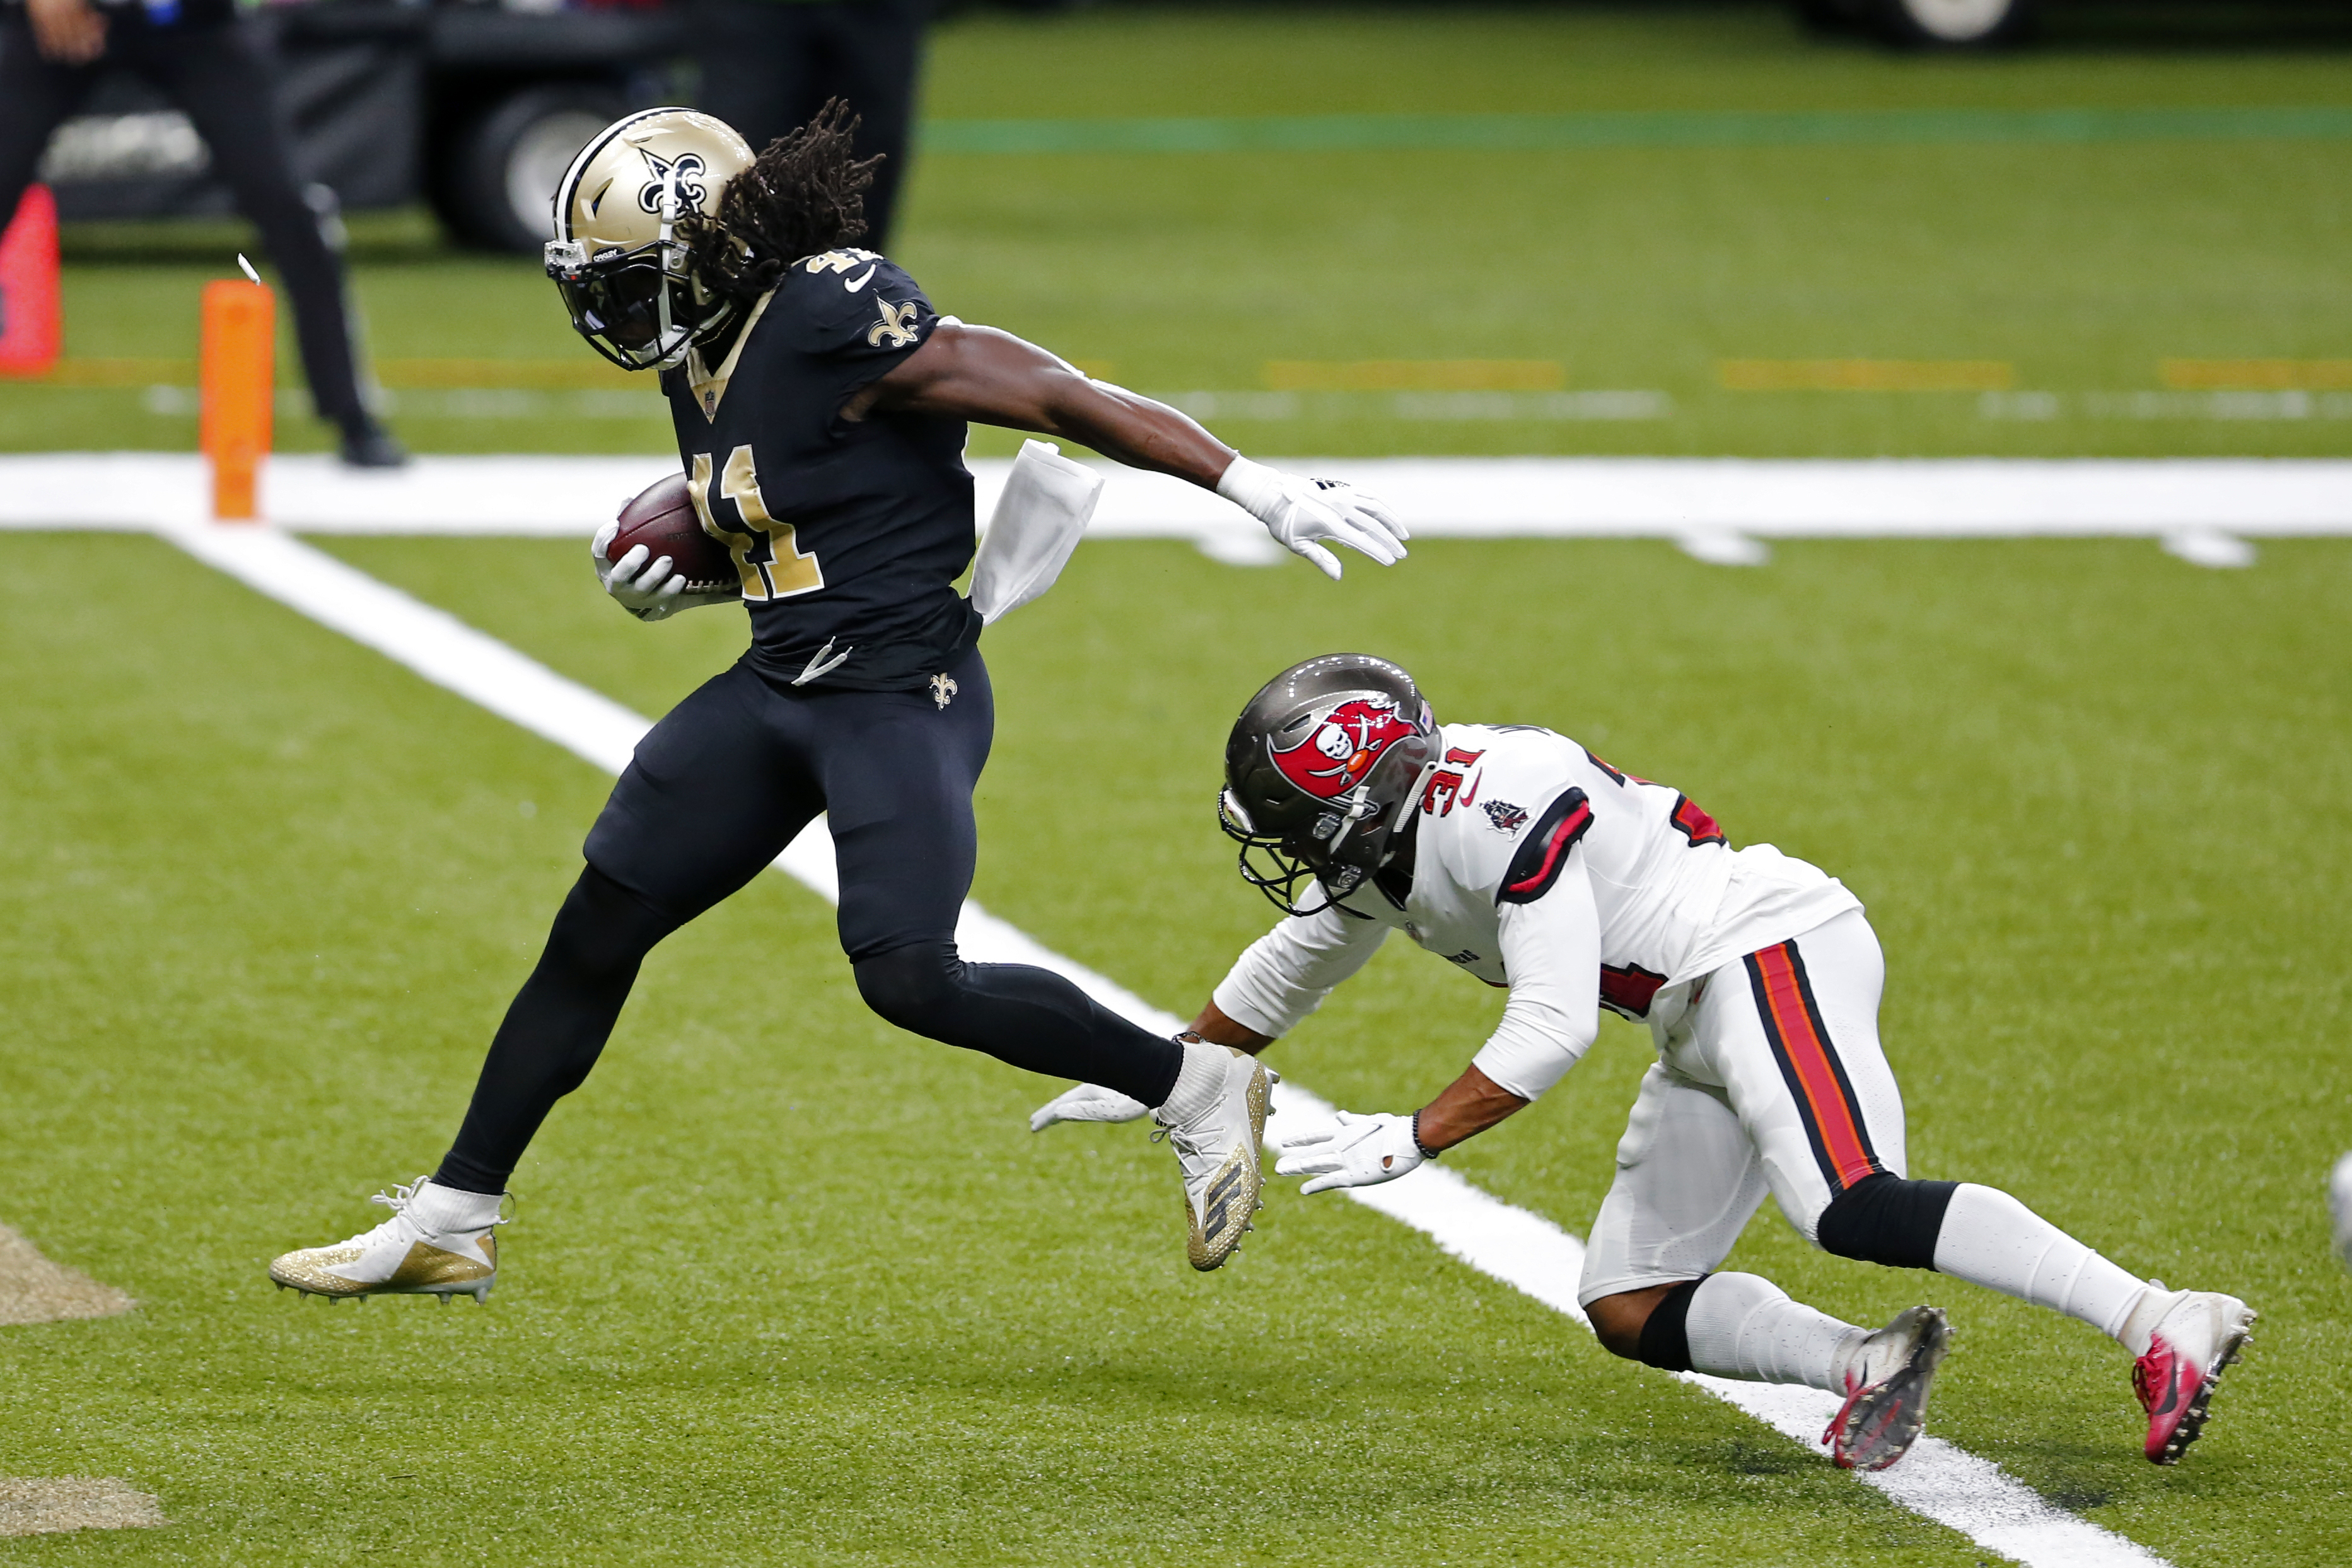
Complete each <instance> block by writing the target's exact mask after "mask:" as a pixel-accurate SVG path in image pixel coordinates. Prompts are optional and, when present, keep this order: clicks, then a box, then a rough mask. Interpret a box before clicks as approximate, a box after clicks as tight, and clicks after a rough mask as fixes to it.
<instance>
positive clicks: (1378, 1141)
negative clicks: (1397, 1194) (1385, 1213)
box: [1274, 1111, 1427, 1197]
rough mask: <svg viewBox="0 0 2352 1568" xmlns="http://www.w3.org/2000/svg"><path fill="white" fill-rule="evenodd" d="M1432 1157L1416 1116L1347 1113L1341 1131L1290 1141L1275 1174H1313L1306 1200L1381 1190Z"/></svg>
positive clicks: (1301, 1194)
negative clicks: (1351, 1190) (1345, 1190)
mask: <svg viewBox="0 0 2352 1568" xmlns="http://www.w3.org/2000/svg"><path fill="white" fill-rule="evenodd" d="M1426 1157H1427V1156H1426V1155H1423V1153H1422V1152H1421V1145H1420V1144H1419V1143H1418V1142H1416V1141H1415V1140H1414V1138H1413V1135H1412V1117H1410V1116H1394V1115H1391V1114H1390V1113H1387V1112H1385V1111H1383V1112H1381V1113H1379V1114H1378V1115H1373V1116H1359V1115H1358V1114H1356V1113H1354V1112H1353V1111H1342V1112H1340V1113H1339V1125H1338V1126H1336V1127H1328V1128H1326V1129H1325V1130H1323V1131H1322V1132H1319V1133H1307V1134H1301V1135H1300V1136H1298V1137H1296V1138H1286V1139H1284V1140H1283V1143H1282V1158H1281V1159H1280V1160H1279V1161H1277V1162H1276V1165H1275V1167H1274V1174H1275V1175H1276V1176H1313V1177H1314V1178H1315V1179H1314V1180H1313V1181H1310V1182H1308V1183H1307V1185H1306V1186H1302V1187H1300V1188H1299V1189H1298V1196H1299V1197H1307V1195H1308V1194H1310V1193H1318V1192H1321V1191H1323V1190H1324V1189H1325V1188H1326V1187H1334V1186H1380V1184H1381V1183H1382V1182H1384V1181H1394V1180H1396V1178H1397V1177H1399V1176H1403V1175H1405V1174H1406V1173H1407V1172H1409V1171H1411V1170H1412V1169H1413V1168H1414V1167H1415V1166H1419V1165H1420V1164H1421V1162H1422V1161H1423V1159H1424V1158H1426Z"/></svg>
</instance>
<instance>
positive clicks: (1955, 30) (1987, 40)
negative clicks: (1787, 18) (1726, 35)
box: [1796, 0, 2034, 48]
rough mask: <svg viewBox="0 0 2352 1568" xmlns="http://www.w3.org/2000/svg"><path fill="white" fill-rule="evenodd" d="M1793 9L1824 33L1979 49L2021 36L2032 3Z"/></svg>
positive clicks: (1819, 0)
mask: <svg viewBox="0 0 2352 1568" xmlns="http://www.w3.org/2000/svg"><path fill="white" fill-rule="evenodd" d="M1796 7H1797V14H1798V15H1799V16H1801V17H1802V18H1804V20H1805V21H1806V23H1807V24H1809V25H1810V26H1815V27H1820V28H1822V29H1824V30H1829V31H1843V30H1847V29H1853V28H1864V29H1868V30H1870V31H1873V32H1875V33H1877V34H1878V35H1879V36H1881V37H1885V38H1886V39H1888V40H1890V41H1892V42H1895V43H1899V44H1912V45H1926V46H1928V47H1943V48H1981V47H1990V46H1992V45H1995V44H2002V43H2007V42H2009V41H2010V40H2011V39H2013V38H2016V37H2021V36H2022V35H2023V33H2024V31H2025V29H2026V27H2027V26H2029V25H2030V24H2031V23H2032V19H2033V11H2034V0H1796Z"/></svg>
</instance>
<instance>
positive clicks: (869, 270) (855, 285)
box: [842, 267, 874, 294]
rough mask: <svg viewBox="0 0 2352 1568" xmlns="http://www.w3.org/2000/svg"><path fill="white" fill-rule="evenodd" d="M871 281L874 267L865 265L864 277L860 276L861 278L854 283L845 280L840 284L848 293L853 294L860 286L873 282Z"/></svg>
mask: <svg viewBox="0 0 2352 1568" xmlns="http://www.w3.org/2000/svg"><path fill="white" fill-rule="evenodd" d="M873 281H874V268H872V267H867V268H866V276H865V277H861V278H859V279H857V281H856V282H855V283H846V282H845V283H844V284H843V285H842V287H844V288H845V289H847V290H848V291H849V292H850V293H852V294H855V293H856V292H857V291H858V290H859V289H861V288H863V287H866V285H867V284H869V283H871V282H873Z"/></svg>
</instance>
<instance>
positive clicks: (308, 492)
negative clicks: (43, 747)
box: [0, 452, 2352, 559]
mask: <svg viewBox="0 0 2352 1568" xmlns="http://www.w3.org/2000/svg"><path fill="white" fill-rule="evenodd" d="M1281 461H1282V463H1283V465H1285V466H1287V467H1292V468H1297V469H1305V470H1307V471H1310V472H1314V473H1318V474H1325V475H1328V476H1333V477H1336V478H1344V479H1349V480H1351V481H1353V482H1355V483H1357V484H1360V485H1361V486H1364V487H1365V488H1367V489H1370V490H1372V491H1374V492H1376V493H1377V494H1379V495H1381V496H1382V497H1385V498H1386V499H1387V500H1389V501H1390V502H1391V504H1392V505H1393V506H1394V507H1396V510H1397V512H1398V514H1399V515H1400V516H1401V517H1403V518H1404V519H1405V520H1406V522H1407V523H1408V524H1409V525H1410V526H1411V527H1412V529H1413V532H1414V533H1415V535H1416V536H1419V537H1423V538H1611V537H1614V538H1674V539H1689V540H1692V541H1695V543H1696V548H1697V549H1698V550H1706V549H1709V548H1713V549H1717V550H1722V549H1730V550H1732V551H1733V552H1734V553H1735V554H1737V553H1738V546H1736V545H1731V546H1727V545H1726V544H1725V543H1724V542H1723V541H1726V540H1727V539H1730V538H1735V537H1736V536H1739V535H1755V536H1759V537H1762V538H2021V537H2029V536H2075V537H2084V536H2098V535H2107V536H2124V537H2138V538H2168V537H2171V538H2183V539H2193V540H2198V541H2201V542H2203V543H2204V544H2206V545H2208V546H2210V540H2211V539H2212V538H2214V537H2216V536H2223V537H2226V536H2231V535H2244V536H2285V535H2296V534H2305V535H2345V534H2352V460H2340V459H2309V460H2306V459H2300V458H2294V459H2289V458H2158V459H2148V460H2110V459H2103V458H2102V459H2088V458H2086V459H2046V460H2045V459H2006V458H1958V459H1901V458H1888V459H1867V460H1860V461H1840V460H1810V459H1808V460H1796V461H1790V460H1780V459H1749V458H1712V457H1706V458H1654V457H1387V458H1354V457H1349V458H1297V459H1292V458H1285V459H1282V460H1281ZM1010 467H1011V460H1010V459H1006V458H975V459H973V460H972V462H971V470H972V475H973V477H974V480H975V482H976V489H977V492H978V497H977V498H978V510H979V515H980V516H981V517H987V516H988V515H989V513H990V511H991V510H992V507H994V505H995V499H996V495H997V492H998V491H999V490H1001V489H1002V488H1003V483H1004V476H1005V474H1006V472H1007V471H1008V470H1009V469H1010ZM668 472H675V465H674V463H673V461H672V460H671V459H669V458H667V457H664V456H658V455H645V456H631V457H557V456H492V457H459V456H435V457H420V458H418V459H416V460H415V462H414V463H412V464H410V465H408V466H407V467H406V468H402V469H395V470H391V471H355V470H352V469H348V468H345V467H343V466H341V465H340V464H338V463H336V462H335V461H333V460H332V459H331V458H327V457H323V456H305V455H295V456H283V457H273V458H271V459H270V460H269V462H268V465H266V466H265V470H264V473H263V477H262V504H263V511H264V515H265V516H266V517H269V518H270V519H271V520H272V521H274V522H276V523H277V524H278V525H279V526H280V527H283V528H294V529H300V530H307V531H310V532H319V533H453V534H522V535H531V534H541V535H580V536H585V535H587V534H589V533H592V532H593V531H594V530H595V529H596V528H598V527H599V526H601V525H602V524H603V523H604V522H605V521H607V520H608V519H610V518H611V517H613V515H614V512H616V511H617V510H618V509H619V507H620V503H621V502H622V501H623V500H624V499H625V498H626V497H630V496H632V495H635V493H636V492H637V491H638V490H640V489H642V488H644V487H645V486H646V485H649V484H651V483H652V482H653V481H654V480H655V479H656V478H658V477H660V476H662V475H663V474H665V473H668ZM1108 475H1109V483H1108V485H1107V486H1106V487H1105V489H1104V492H1103V498H1102V503H1101V505H1100V507H1099V508H1098V509H1097V512H1096V515H1095V521H1094V525H1093V528H1092V532H1093V533H1094V535H1095V536H1096V537H1097V538H1189V539H1193V540H1195V541H1198V542H1200V543H1202V544H1203V545H1204V546H1210V545H1213V544H1217V543H1219V541H1229V540H1233V539H1237V538H1238V539H1248V538H1263V530H1261V529H1260V528H1258V526H1257V525H1256V524H1255V522H1253V521H1251V520H1250V518H1249V517H1247V516H1246V515H1244V513H1243V512H1242V511H1241V510H1240V509H1239V508H1237V507H1233V506H1231V505H1229V504H1227V503H1226V502H1224V501H1222V500H1220V499H1218V498H1217V497H1215V496H1213V495H1211V494H1210V493H1208V492H1207V491H1205V490H1202V489H1199V488H1197V487H1195V486H1191V485H1187V484H1185V483H1184V482H1183V481H1181V480H1179V479H1173V478H1170V477H1169V476H1165V475H1158V474H1145V473H1140V472H1139V471H1137V470H1135V469H1131V468H1122V467H1118V466H1116V465H1111V466H1109V469H1108ZM207 494H208V492H207V488H206V481H205V468H204V465H203V461H202V460H201V459H200V458H197V457H195V456H194V455H186V454H178V453H154V452H111V453H43V454H33V455H5V456H0V528H122V529H131V530H143V529H146V528H153V527H154V526H156V525H157V524H158V523H159V522H161V523H164V524H194V523H197V522H201V521H203V520H204V519H205V517H206V516H207V515H208V514H207V511H206V507H207V506H208V501H207ZM1233 548H1234V549H1241V550H1243V551H1244V554H1256V553H1262V552H1258V551H1252V550H1249V549H1248V548H1247V547H1246V546H1242V545H1236V546H1234V547H1233ZM2198 549H2199V544H2198V543H2195V542H2192V543H2190V544H2189V546H2188V547H2187V553H2188V554H2189V556H2190V557H2192V558H2193V556H2194V555H2195V554H2196V553H2197V551H2198ZM2205 553H2208V554H2211V553H2214V551H2213V550H2212V549H2207V550H2206V551H2205ZM2221 553H2226V550H2224V551H2222V552H2221ZM1702 559H1714V557H1711V556H1704V555H1703V556H1702Z"/></svg>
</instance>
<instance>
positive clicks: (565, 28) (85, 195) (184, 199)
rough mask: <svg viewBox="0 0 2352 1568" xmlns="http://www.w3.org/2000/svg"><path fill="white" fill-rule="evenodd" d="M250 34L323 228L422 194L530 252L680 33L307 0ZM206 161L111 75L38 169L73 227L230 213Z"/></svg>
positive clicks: (163, 112)
mask: <svg viewBox="0 0 2352 1568" xmlns="http://www.w3.org/2000/svg"><path fill="white" fill-rule="evenodd" d="M259 25H260V26H263V27H266V28H267V29H268V31H269V32H270V34H271V35H272V37H274V40H275V43H276V47H277V48H278V55H279V57H280V60H281V62H282V65H283V70H282V72H281V85H280V93H281V96H282V107H283V109H284V110H285V112H286V113H287V115H288V118H289V120H291V121H292V123H293V126H294V133H295V146H296V157H297V159H298V161H299V162H300V163H301V165H302V167H301V169H300V171H299V172H301V173H302V175H303V176H304V177H305V178H306V179H307V180H309V181H310V182H312V183H311V186H310V191H311V196H312V205H313V206H314V207H317V208H318V209H319V210H320V216H321V219H322V221H328V222H331V221H332V217H333V214H334V213H335V212H337V211H338V210H363V209H369V208H381V207H397V206H404V205H406V204H409V203H412V202H415V201H417V200H418V199H420V198H422V199H423V200H425V201H426V202H428V203H430V204H431V205H432V207H433V210H434V211H435V212H436V214H439V216H440V218H441V220H442V222H443V223H444V224H445V225H447V227H448V230H449V232H450V234H451V235H453V236H454V237H455V238H457V240H459V241H460V242H462V243H465V244H467V245H471V246H481V247H484V248H488V249H496V250H512V251H530V252H536V251H537V250H538V249H539V247H540V245H541V243H542V242H543V241H545V240H546V239H547V238H549V237H550V235H549V231H548V221H549V220H548V203H549V199H550V197H551V195H552V194H553V193H554V190H555V185H556V182H557V181H558V180H559V179H561V178H562V173H563V170H564V166H565V165H566V164H567V163H569V162H571V160H572V154H573V153H575V152H578V151H579V150H580V148H581V147H582V146H583V145H584V144H585V143H586V141H587V140H588V138H589V137H590V136H592V135H593V134H594V133H595V132H596V131H599V130H601V129H603V128H604V126H605V125H608V124H610V123H611V122H612V121H613V120H616V119H618V118H619V117H620V116H621V115H622V114H623V113H625V111H626V110H630V109H633V108H639V107H644V106H646V105H649V104H654V103H658V102H662V101H665V100H666V99H672V98H674V97H675V96H676V95H677V89H678V86H679V85H680V84H679V83H678V81H677V64H676V62H677V56H678V53H679V41H680V37H681V35H680V29H679V27H678V25H677V21H676V19H675V18H674V17H673V16H670V15H667V14H665V13H664V12H662V11H659V10H652V9H598V10H572V11H565V10H538V9H532V10H523V9H516V8H509V7H501V6H499V5H429V6H427V5H399V4H391V3H386V0H318V3H316V4H309V5H284V6H278V7H273V8H271V9H269V10H268V11H266V12H264V13H262V14H261V15H260V18H259ZM208 162H209V159H208V155H207V153H206V152H205V145H204V141H203V139H202V138H200V137H199V136H197V134H196V132H195V128H194V126H192V125H190V124H189V123H188V120H187V117H186V116H184V115H183V114H181V113H180V112H179V111H178V110H175V109H173V108H172V107H171V106H170V105H169V104H167V103H165V102H164V101H163V100H162V99H160V98H157V97H156V96H155V95H153V94H152V93H151V92H150V91H149V90H148V89H146V87H145V86H144V84H142V83H141V82H139V81H137V80H136V79H135V78H131V77H129V76H128V75H122V76H110V77H108V78H106V79H105V80H104V81H103V82H101V83H100V87H99V89H97V91H96V92H94V93H93V94H92V95H91V98H90V100H89V103H88V104H87V105H86V106H85V108H84V110H83V112H82V113H80V114H79V115H77V116H75V117H74V118H73V119H72V120H68V121H67V122H66V123H65V125H64V126H62V127H60V128H59V130H58V134H57V135H56V136H55V137H54V138H53V139H52V140H51V141H50V144H49V148H48V151H47V154H46V155H45V157H44V158H43V160H42V163H41V173H40V177H41V178H42V179H43V180H44V181H46V182H47V183H48V184H49V185H50V187H51V188H52V189H53V190H54V191H55V192H56V193H57V197H58V213H59V215H60V216H61V217H63V218H64V219H66V220H68V221H73V220H76V219H90V218H141V217H183V216H208V215H215V214H226V213H227V212H229V211H231V210H232V204H231V202H230V200H229V195H228V192H227V190H226V187H224V186H223V185H222V184H221V183H219V182H218V181H217V180H216V179H214V178H213V177H212V176H211V174H210V172H209V171H208V169H207V164H208Z"/></svg>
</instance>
